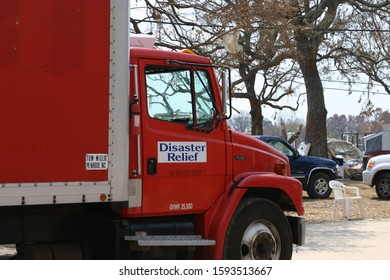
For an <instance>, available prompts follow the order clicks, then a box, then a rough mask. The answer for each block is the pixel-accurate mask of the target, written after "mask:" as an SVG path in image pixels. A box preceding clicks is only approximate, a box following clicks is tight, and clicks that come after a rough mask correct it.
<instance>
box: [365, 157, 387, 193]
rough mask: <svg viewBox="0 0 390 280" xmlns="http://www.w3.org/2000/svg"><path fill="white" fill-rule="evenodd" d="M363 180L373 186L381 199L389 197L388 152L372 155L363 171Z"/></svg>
mask: <svg viewBox="0 0 390 280" xmlns="http://www.w3.org/2000/svg"><path fill="white" fill-rule="evenodd" d="M363 182H364V183H365V184H367V185H369V186H370V187H375V190H376V194H377V195H378V197H379V198H381V199H390V154H386V155H379V156H376V157H372V158H371V159H370V160H369V161H368V163H367V166H366V170H364V171H363Z"/></svg>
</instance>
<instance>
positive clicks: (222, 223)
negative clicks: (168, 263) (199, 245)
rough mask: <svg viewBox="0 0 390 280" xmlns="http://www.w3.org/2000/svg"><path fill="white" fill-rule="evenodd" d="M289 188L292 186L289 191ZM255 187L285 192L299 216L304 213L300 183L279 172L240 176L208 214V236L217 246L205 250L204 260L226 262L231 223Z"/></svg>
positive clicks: (206, 222)
mask: <svg viewBox="0 0 390 280" xmlns="http://www.w3.org/2000/svg"><path fill="white" fill-rule="evenodd" d="M286 186H289V187H288V188H286ZM254 187H255V188H263V187H267V188H269V187H273V188H279V189H282V190H283V191H285V192H286V193H287V194H288V195H289V196H290V198H291V200H292V201H293V202H294V204H295V205H296V207H297V212H298V214H299V215H303V214H304V210H303V199H302V185H301V183H300V182H299V181H298V180H296V179H294V178H292V177H286V176H280V175H276V174H275V173H258V172H256V173H246V174H243V175H240V176H238V177H236V179H235V180H234V182H231V183H230V185H229V186H228V187H227V191H226V192H225V193H224V195H222V196H221V197H220V199H219V200H218V201H217V202H216V203H215V204H214V205H213V207H211V208H210V209H209V211H208V212H207V213H206V214H205V227H206V230H205V232H207V234H206V235H207V236H208V238H209V239H214V240H216V245H215V246H214V247H207V248H204V250H203V253H202V254H201V255H202V256H201V257H202V258H211V259H222V255H223V248H224V240H225V235H226V231H227V228H228V226H229V223H230V220H231V218H232V216H233V214H234V212H235V210H236V208H237V206H238V204H239V203H240V201H241V199H242V198H243V196H244V195H245V193H246V191H247V190H248V188H254ZM207 229H208V230H207Z"/></svg>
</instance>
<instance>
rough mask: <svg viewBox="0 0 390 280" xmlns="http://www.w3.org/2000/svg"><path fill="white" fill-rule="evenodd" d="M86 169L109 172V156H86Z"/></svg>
mask: <svg viewBox="0 0 390 280" xmlns="http://www.w3.org/2000/svg"><path fill="white" fill-rule="evenodd" d="M85 169H86V170H107V169H108V155H107V154H86V155H85Z"/></svg>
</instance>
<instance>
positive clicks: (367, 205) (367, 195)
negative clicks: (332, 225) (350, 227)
mask: <svg viewBox="0 0 390 280" xmlns="http://www.w3.org/2000/svg"><path fill="white" fill-rule="evenodd" d="M342 182H343V184H345V185H346V186H354V187H359V189H360V195H361V197H362V201H363V208H364V213H363V215H364V219H373V220H383V219H390V211H389V209H390V200H381V199H379V198H378V196H377V195H376V192H375V188H372V187H370V186H367V185H365V184H363V182H361V181H354V180H350V179H343V180H342ZM333 198H334V197H333V192H332V194H331V195H330V197H329V198H327V199H310V198H309V197H308V196H307V194H306V192H304V193H303V199H304V202H303V203H304V208H305V215H304V218H305V219H306V220H307V221H308V222H309V223H321V222H338V221H341V220H345V218H344V217H343V215H342V205H341V203H338V204H337V208H336V215H335V217H334V218H333V204H334V203H333ZM360 219H361V216H360V209H359V206H358V205H357V204H356V203H352V205H351V220H360Z"/></svg>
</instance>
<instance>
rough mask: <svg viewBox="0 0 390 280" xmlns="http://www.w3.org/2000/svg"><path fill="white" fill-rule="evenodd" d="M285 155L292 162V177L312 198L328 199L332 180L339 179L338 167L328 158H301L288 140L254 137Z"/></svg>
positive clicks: (275, 137)
mask: <svg viewBox="0 0 390 280" xmlns="http://www.w3.org/2000/svg"><path fill="white" fill-rule="evenodd" d="M254 137H256V138H257V139H260V140H262V141H264V142H266V143H268V144H270V145H271V146H273V147H274V148H276V149H278V150H279V151H281V152H282V153H283V154H285V155H286V156H287V157H288V159H289V160H290V168H291V176H292V177H294V178H296V179H298V180H299V181H300V182H301V183H302V186H303V189H304V190H305V191H306V192H307V194H308V195H309V197H310V198H328V197H329V195H330V193H331V192H332V190H331V188H330V187H329V181H330V180H336V179H338V178H339V177H338V165H337V163H336V162H335V161H333V160H331V159H327V158H321V157H313V156H301V155H300V154H299V152H298V151H297V150H296V149H294V148H293V147H292V146H291V145H290V144H289V143H288V142H287V141H286V140H284V139H283V138H281V137H277V136H259V135H257V136H254Z"/></svg>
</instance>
